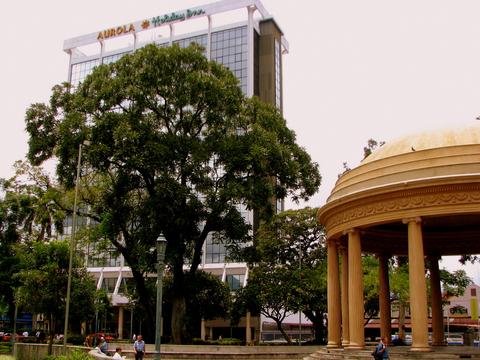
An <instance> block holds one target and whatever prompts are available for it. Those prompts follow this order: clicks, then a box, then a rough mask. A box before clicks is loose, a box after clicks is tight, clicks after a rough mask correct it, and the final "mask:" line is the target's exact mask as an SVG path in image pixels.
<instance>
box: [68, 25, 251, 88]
mask: <svg viewBox="0 0 480 360" xmlns="http://www.w3.org/2000/svg"><path fill="white" fill-rule="evenodd" d="M207 41H208V35H207V34H202V35H197V36H192V37H188V38H185V39H179V40H175V41H174V42H173V43H174V44H178V45H179V46H180V47H182V48H184V47H187V46H189V45H190V44H191V43H196V44H198V45H200V46H202V47H203V48H204V49H206V48H207ZM166 45H168V43H164V44H160V45H158V46H166ZM205 51H206V50H205ZM128 53H130V51H127V52H123V53H118V54H114V55H107V56H105V57H104V58H103V61H101V59H100V58H98V59H94V60H89V61H84V62H81V63H77V64H73V65H72V66H71V84H72V85H73V86H74V87H76V86H78V84H79V83H80V82H82V81H83V80H84V79H85V78H86V77H87V76H88V75H90V74H91V73H92V70H93V68H94V67H95V66H98V65H100V63H101V62H102V63H103V64H110V63H112V62H115V61H117V60H118V59H120V58H121V57H122V56H123V55H125V54H128ZM210 57H211V59H212V60H214V61H216V62H218V63H220V64H222V65H224V66H226V67H227V68H228V69H230V70H231V71H232V72H233V74H234V75H235V76H236V77H237V79H238V80H239V81H240V87H241V88H242V91H243V93H244V94H246V93H247V76H248V70H247V59H248V46H247V27H246V26H240V27H236V28H233V29H227V30H221V31H215V32H212V39H211V53H210Z"/></svg>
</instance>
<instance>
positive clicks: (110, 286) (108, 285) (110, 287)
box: [101, 278, 117, 294]
mask: <svg viewBox="0 0 480 360" xmlns="http://www.w3.org/2000/svg"><path fill="white" fill-rule="evenodd" d="M115 285H117V278H104V279H103V281H102V286H101V288H102V289H103V290H105V291H106V292H107V293H108V294H113V292H114V291H115Z"/></svg>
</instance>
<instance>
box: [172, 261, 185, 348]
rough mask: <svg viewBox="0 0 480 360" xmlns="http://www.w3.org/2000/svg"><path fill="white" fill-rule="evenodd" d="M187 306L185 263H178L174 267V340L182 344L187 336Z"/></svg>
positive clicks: (175, 342)
mask: <svg viewBox="0 0 480 360" xmlns="http://www.w3.org/2000/svg"><path fill="white" fill-rule="evenodd" d="M186 312H187V305H186V301H185V291H184V274H183V262H180V261H176V263H175V265H174V266H173V299H172V323H171V330H172V340H173V343H174V344H181V343H182V341H183V339H184V335H185V315H186Z"/></svg>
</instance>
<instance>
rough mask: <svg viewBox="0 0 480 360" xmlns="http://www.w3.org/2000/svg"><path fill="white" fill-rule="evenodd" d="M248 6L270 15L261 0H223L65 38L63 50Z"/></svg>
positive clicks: (263, 14)
mask: <svg viewBox="0 0 480 360" xmlns="http://www.w3.org/2000/svg"><path fill="white" fill-rule="evenodd" d="M248 6H254V7H255V8H256V9H257V10H258V11H259V12H260V14H261V15H262V17H265V16H267V15H268V13H267V11H266V10H265V8H264V7H263V5H262V3H261V2H260V0H221V1H217V2H215V3H211V4H207V5H204V6H201V7H197V8H191V9H185V10H181V11H175V12H172V13H168V14H163V15H160V16H154V17H152V18H148V19H143V20H140V21H136V22H132V23H129V24H124V25H120V26H116V27H112V28H108V29H104V30H101V31H98V32H95V33H90V34H87V35H83V36H78V37H75V38H72V39H68V40H65V42H64V43H63V50H64V51H66V52H69V50H70V49H73V48H76V47H79V46H84V45H88V44H93V43H95V42H98V41H104V40H106V39H110V38H115V37H119V36H124V35H129V34H136V33H138V32H140V31H144V30H149V29H153V28H156V27H159V26H166V25H170V24H173V23H176V22H180V21H185V20H188V19H191V18H195V17H201V16H208V15H213V14H218V13H222V12H226V11H230V10H236V9H241V8H246V7H248Z"/></svg>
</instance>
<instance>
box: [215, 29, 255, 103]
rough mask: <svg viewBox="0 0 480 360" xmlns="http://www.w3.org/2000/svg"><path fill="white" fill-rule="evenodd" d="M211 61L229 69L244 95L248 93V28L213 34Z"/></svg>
mask: <svg viewBox="0 0 480 360" xmlns="http://www.w3.org/2000/svg"><path fill="white" fill-rule="evenodd" d="M211 59H212V60H215V61H216V62H218V63H220V64H223V65H225V66H226V67H227V68H229V69H230V70H231V71H232V72H233V74H234V75H235V76H236V77H237V79H238V80H239V81H240V87H241V88H242V91H243V93H244V94H246V93H247V76H248V69H247V60H248V45H247V27H246V26H241V27H237V28H233V29H228V30H222V31H217V32H213V33H212V44H211Z"/></svg>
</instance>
